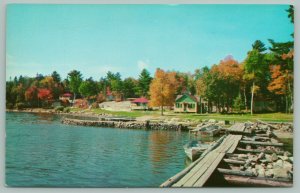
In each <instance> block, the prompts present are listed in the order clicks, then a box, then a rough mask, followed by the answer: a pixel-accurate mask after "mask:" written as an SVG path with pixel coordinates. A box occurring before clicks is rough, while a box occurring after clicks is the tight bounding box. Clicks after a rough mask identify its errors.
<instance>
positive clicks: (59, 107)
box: [55, 106, 64, 111]
mask: <svg viewBox="0 0 300 193" xmlns="http://www.w3.org/2000/svg"><path fill="white" fill-rule="evenodd" d="M63 110H64V107H63V106H57V107H55V111H63Z"/></svg>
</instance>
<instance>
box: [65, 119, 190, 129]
mask: <svg viewBox="0 0 300 193" xmlns="http://www.w3.org/2000/svg"><path fill="white" fill-rule="evenodd" d="M61 122H62V123H63V124H66V125H81V126H94V127H114V128H127V129H143V130H175V131H181V130H188V126H186V125H182V124H175V123H163V122H151V121H127V122H124V121H90V120H79V119H69V118H64V119H62V121H61Z"/></svg>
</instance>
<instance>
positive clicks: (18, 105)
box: [15, 103, 26, 110]
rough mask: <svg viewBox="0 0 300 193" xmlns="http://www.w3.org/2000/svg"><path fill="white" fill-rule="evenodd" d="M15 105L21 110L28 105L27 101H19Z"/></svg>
mask: <svg viewBox="0 0 300 193" xmlns="http://www.w3.org/2000/svg"><path fill="white" fill-rule="evenodd" d="M15 106H16V108H17V109H19V110H20V109H24V108H25V107H26V105H25V103H17V104H16V105H15Z"/></svg>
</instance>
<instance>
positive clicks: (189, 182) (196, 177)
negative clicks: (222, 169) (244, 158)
mask: <svg viewBox="0 0 300 193" xmlns="http://www.w3.org/2000/svg"><path fill="white" fill-rule="evenodd" d="M241 138H242V135H232V134H230V135H228V136H227V137H226V138H225V139H224V140H223V141H222V143H221V144H220V145H219V146H218V147H217V148H216V149H214V150H212V151H211V152H209V153H208V154H207V155H206V156H205V157H204V158H203V159H202V160H201V161H200V162H199V163H197V165H195V166H194V167H193V168H192V169H191V170H190V171H189V172H188V173H187V174H185V175H184V176H183V177H182V178H181V179H179V180H178V181H177V182H176V183H174V184H173V185H172V187H201V186H203V185H204V184H205V183H206V181H207V180H208V179H209V177H210V176H211V174H212V173H213V172H214V171H215V170H216V168H217V166H218V165H219V163H220V162H221V161H222V159H223V158H224V155H225V154H226V153H227V152H233V151H234V150H235V148H236V146H237V145H238V143H239V140H240V139H241Z"/></svg>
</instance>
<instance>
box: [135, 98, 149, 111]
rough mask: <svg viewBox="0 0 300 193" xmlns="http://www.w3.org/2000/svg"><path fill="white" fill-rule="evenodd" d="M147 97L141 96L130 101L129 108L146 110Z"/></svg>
mask: <svg viewBox="0 0 300 193" xmlns="http://www.w3.org/2000/svg"><path fill="white" fill-rule="evenodd" d="M148 103H149V101H148V99H146V98H144V97H141V98H137V99H135V100H133V101H131V110H148Z"/></svg>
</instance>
